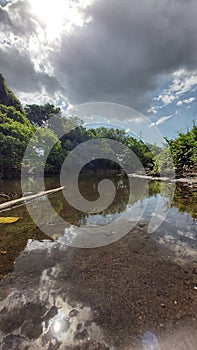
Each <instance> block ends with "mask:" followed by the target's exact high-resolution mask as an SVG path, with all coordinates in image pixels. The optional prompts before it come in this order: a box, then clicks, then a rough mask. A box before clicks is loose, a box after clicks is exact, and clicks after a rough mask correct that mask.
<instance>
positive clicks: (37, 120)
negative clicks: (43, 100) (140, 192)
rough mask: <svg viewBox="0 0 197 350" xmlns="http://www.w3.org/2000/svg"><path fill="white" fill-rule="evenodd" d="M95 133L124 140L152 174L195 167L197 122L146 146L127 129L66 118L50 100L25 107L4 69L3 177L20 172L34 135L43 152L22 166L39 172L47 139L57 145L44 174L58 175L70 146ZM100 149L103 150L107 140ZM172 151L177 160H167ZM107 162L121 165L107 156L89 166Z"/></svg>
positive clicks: (0, 105)
mask: <svg viewBox="0 0 197 350" xmlns="http://www.w3.org/2000/svg"><path fill="white" fill-rule="evenodd" d="M51 117H53V119H52V121H53V125H51ZM60 134H61V135H60ZM62 135H63V136H62ZM97 138H106V139H112V140H116V141H119V142H121V143H122V144H124V145H126V146H127V147H128V149H130V150H132V151H133V152H134V153H135V154H136V156H137V157H138V159H139V160H140V161H141V163H142V165H143V167H144V168H145V169H146V170H147V172H148V173H151V174H158V173H159V172H160V171H161V170H162V171H163V172H166V173H170V172H171V171H172V168H173V167H174V170H175V171H176V173H177V174H182V173H183V172H184V171H196V170H197V127H196V126H195V125H194V126H193V128H192V130H191V131H188V132H187V133H180V134H179V135H178V137H177V138H176V139H175V140H166V145H165V146H164V147H162V148H159V147H158V146H156V145H150V144H148V145H147V144H145V143H144V142H143V141H142V140H137V139H135V138H134V137H131V136H130V135H129V134H128V133H126V132H125V131H124V130H120V129H115V128H105V127H98V128H96V129H86V128H85V127H84V126H83V121H82V120H81V119H79V118H78V117H77V116H73V117H70V118H65V117H64V116H63V113H62V111H61V109H60V108H59V107H55V106H54V105H52V104H49V103H48V104H45V105H37V104H32V105H26V106H25V107H24V108H23V106H22V104H21V103H20V101H19V100H18V99H17V98H16V97H15V95H14V94H13V92H12V91H11V90H9V89H8V87H7V85H6V82H5V79H4V77H3V76H2V75H1V74H0V177H2V178H13V177H19V176H20V171H21V165H22V163H23V162H24V159H23V157H24V153H25V150H26V147H27V145H28V143H29V141H30V140H32V141H31V145H32V149H33V151H34V152H37V154H38V155H39V157H37V158H36V159H37V161H36V162H35V163H33V164H32V162H28V159H26V160H25V163H23V168H24V169H25V170H26V172H27V174H35V173H37V172H38V171H39V165H40V164H39V162H42V159H43V157H44V154H43V152H45V147H46V144H53V147H52V149H51V151H50V153H49V156H48V158H47V162H46V165H45V173H46V174H56V173H59V171H60V169H61V166H62V163H63V161H64V159H65V157H66V156H67V155H68V154H69V152H70V151H72V150H73V149H74V148H75V147H76V146H78V145H79V144H81V143H83V142H85V141H88V140H93V139H97ZM102 148H103V153H104V154H105V149H106V144H105V143H103V146H102ZM43 150H44V151H43ZM169 150H170V152H171V155H172V159H173V162H171V159H168V157H169ZM42 151H43V152H42ZM106 154H107V153H106ZM109 167H110V168H113V169H115V170H117V171H119V170H120V169H119V168H120V167H119V165H117V164H116V163H113V162H110V161H109V160H107V158H106V159H105V157H104V158H103V159H102V160H101V159H99V160H92V161H90V162H89V163H88V164H87V166H86V168H87V169H89V170H91V171H93V172H96V171H98V170H99V169H107V168H109Z"/></svg>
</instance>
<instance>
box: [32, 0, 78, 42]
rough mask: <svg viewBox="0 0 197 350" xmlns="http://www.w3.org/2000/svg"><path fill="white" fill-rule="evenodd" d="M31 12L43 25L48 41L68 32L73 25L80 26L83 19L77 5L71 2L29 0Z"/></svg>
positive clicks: (63, 0)
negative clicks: (63, 32)
mask: <svg viewBox="0 0 197 350" xmlns="http://www.w3.org/2000/svg"><path fill="white" fill-rule="evenodd" d="M30 4H31V11H32V13H33V14H34V15H36V16H37V17H38V18H39V19H40V20H41V21H42V22H43V23H44V25H45V31H46V34H47V36H48V38H49V39H51V40H53V39H55V38H56V37H58V36H59V34H60V33H61V32H62V31H63V30H66V31H70V30H71V28H72V27H73V25H79V26H81V25H82V24H83V18H82V15H81V13H80V11H79V7H78V5H77V4H76V3H75V2H73V1H71V0H56V1H49V0H30Z"/></svg>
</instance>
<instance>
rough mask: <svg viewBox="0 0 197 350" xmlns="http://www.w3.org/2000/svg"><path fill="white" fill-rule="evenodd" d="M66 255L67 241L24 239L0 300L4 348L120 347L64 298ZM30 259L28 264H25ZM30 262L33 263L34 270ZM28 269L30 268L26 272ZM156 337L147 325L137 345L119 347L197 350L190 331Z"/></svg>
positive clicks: (85, 312) (103, 349)
mask: <svg viewBox="0 0 197 350" xmlns="http://www.w3.org/2000/svg"><path fill="white" fill-rule="evenodd" d="M67 254H68V249H67V248H66V247H65V245H62V246H61V245H59V244H58V243H56V242H55V243H53V242H49V241H45V242H37V241H29V242H28V245H27V247H26V249H25V251H24V252H23V253H22V254H21V256H20V257H19V259H17V262H16V274H18V277H17V279H16V280H14V281H13V282H12V283H11V287H9V286H8V288H11V290H10V291H9V289H8V292H6V294H7V296H6V297H5V298H4V299H3V300H2V301H1V303H0V315H1V321H0V330H1V332H0V339H1V340H0V347H1V346H2V349H3V350H12V349H13V350H15V349H25V348H26V349H30V350H37V349H44V350H45V349H46V350H49V349H52V350H53V349H57V350H65V349H95V350H107V349H116V350H119V349H117V348H113V347H110V346H108V345H107V344H106V339H108V338H107V335H106V333H104V332H103V330H102V329H101V328H100V327H99V326H98V325H97V324H96V323H95V321H94V311H95V310H94V311H93V310H92V309H91V308H90V307H89V306H87V305H84V304H83V303H79V302H78V301H74V302H73V301H71V300H69V299H68V295H69V288H68V287H69V285H66V283H65V282H66V278H68V280H69V275H68V277H66V276H67V275H66V274H64V271H63V269H65V266H67V263H66V265H65V263H64V262H63V260H64V259H66V257H67ZM51 256H52V257H51ZM31 257H33V259H32V260H31ZM42 259H43V260H42ZM50 259H51V260H50ZM20 261H21V265H20V263H19V262H20ZM28 263H29V266H25V264H26V265H28ZM32 263H35V268H34V270H33V272H32V270H31V264H32ZM19 267H20V268H19ZM25 268H26V272H24V270H25ZM20 269H21V271H20ZM29 270H31V273H30V274H29V275H27V272H28V271H29ZM71 272H72V270H71ZM35 275H36V276H35ZM35 277H36V279H35ZM21 283H22V286H21ZM79 293H80V292H79ZM131 331H132V330H131ZM104 334H105V335H104ZM157 337H158V338H157ZM157 337H156V335H155V334H154V333H153V331H152V330H151V329H150V330H149V331H148V330H147V332H146V333H145V334H144V335H143V336H142V337H141V340H140V339H139V341H140V345H139V347H137V348H133V347H130V346H129V345H127V346H126V345H125V347H124V346H123V348H122V349H123V350H126V349H127V350H160V349H162V350H172V349H173V348H174V349H175V348H176V349H177V350H195V349H196V347H195V344H194V340H193V338H192V337H193V335H192V334H191V332H190V331H187V330H185V329H184V330H183V331H182V332H181V333H180V334H176V333H175V334H173V335H171V336H169V337H165V339H164V338H161V337H160V336H158V334H157ZM98 344H100V345H98Z"/></svg>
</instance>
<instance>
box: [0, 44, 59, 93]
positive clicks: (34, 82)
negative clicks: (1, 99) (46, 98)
mask: <svg viewBox="0 0 197 350" xmlns="http://www.w3.org/2000/svg"><path fill="white" fill-rule="evenodd" d="M0 62H1V67H3V74H4V75H5V77H6V80H7V83H8V85H9V86H10V87H11V88H12V89H14V90H15V91H21V92H26V93H34V92H41V91H42V88H45V90H46V92H47V93H48V94H49V95H53V94H54V93H55V92H56V91H61V92H64V89H63V88H62V86H61V85H60V84H59V82H58V81H57V79H56V78H55V77H52V76H49V75H48V74H46V73H40V72H36V71H35V69H34V65H33V62H32V61H31V59H30V57H29V56H28V55H27V53H25V52H20V51H19V50H17V49H16V48H10V49H7V50H1V49H0Z"/></svg>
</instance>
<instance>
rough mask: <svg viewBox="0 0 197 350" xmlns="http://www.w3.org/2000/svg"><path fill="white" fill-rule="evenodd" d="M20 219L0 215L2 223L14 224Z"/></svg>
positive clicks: (0, 222)
mask: <svg viewBox="0 0 197 350" xmlns="http://www.w3.org/2000/svg"><path fill="white" fill-rule="evenodd" d="M19 219H20V218H18V217H0V224H13V223H14V222H17V221H18V220H19Z"/></svg>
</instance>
